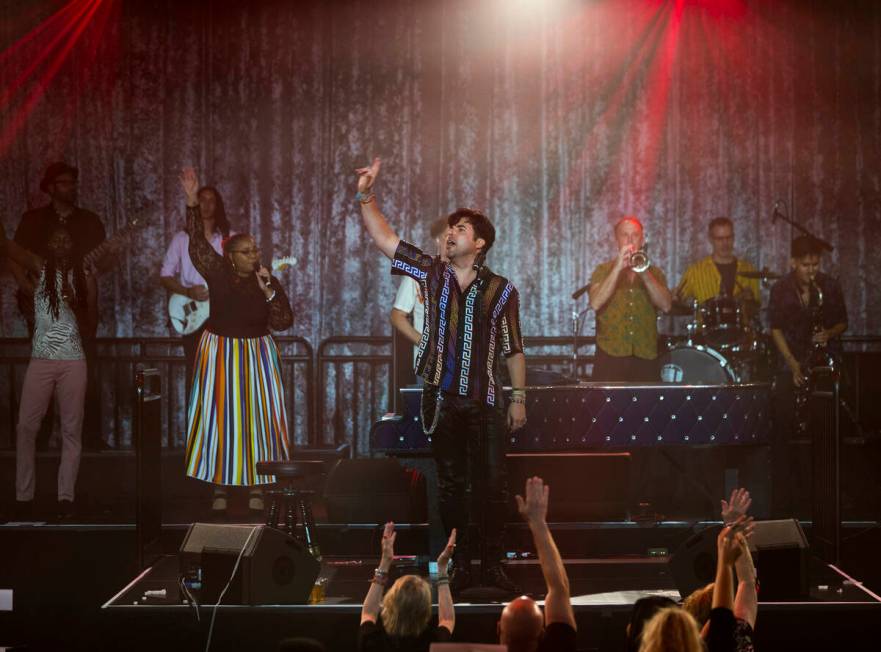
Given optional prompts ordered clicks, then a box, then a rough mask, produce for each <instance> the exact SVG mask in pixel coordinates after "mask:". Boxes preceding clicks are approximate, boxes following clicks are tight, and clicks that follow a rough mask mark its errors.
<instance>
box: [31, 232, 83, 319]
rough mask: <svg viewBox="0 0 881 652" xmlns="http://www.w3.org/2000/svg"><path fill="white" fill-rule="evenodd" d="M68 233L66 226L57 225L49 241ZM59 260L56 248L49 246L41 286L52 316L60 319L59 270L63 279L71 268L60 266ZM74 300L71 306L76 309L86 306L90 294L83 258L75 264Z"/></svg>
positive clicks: (50, 234) (68, 234)
mask: <svg viewBox="0 0 881 652" xmlns="http://www.w3.org/2000/svg"><path fill="white" fill-rule="evenodd" d="M61 233H63V234H66V235H67V236H68V237H70V232H69V231H68V230H67V228H66V227H63V226H56V227H55V228H54V229H52V231H51V232H50V233H49V241H50V242H51V240H52V238H53V237H54V236H56V235H59V234H61ZM59 262H60V261H59V260H58V258H57V257H56V256H55V252H54V250H53V249H52V248H51V247H49V249H48V254H47V256H46V262H45V264H44V265H43V270H44V281H43V287H42V288H41V292H42V293H43V294H42V296H43V297H44V298H45V299H46V301H48V302H49V310H50V311H51V313H52V317H53V318H55V319H58V315H59V310H60V305H59V303H58V300H59V297H58V289H57V284H58V271H59V269H60V270H61V276H62V279H63V278H64V277H65V275H66V274H67V272H68V271H69V268H67V269H66V268H64V267H60V266H59ZM73 295H74V296H73V301H71V302H70V305H71V308H72V309H73V310H74V311H76V310H77V309H79V308H85V307H86V301H87V296H88V291H87V288H86V273H85V271H84V270H83V264H82V260H81V259H79V260H76V262H75V263H74V265H73Z"/></svg>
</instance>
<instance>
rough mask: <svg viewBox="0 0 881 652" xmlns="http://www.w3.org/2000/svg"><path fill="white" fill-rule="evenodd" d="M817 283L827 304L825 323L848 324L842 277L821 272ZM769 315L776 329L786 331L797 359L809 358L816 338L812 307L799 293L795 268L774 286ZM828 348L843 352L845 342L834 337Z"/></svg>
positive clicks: (822, 317)
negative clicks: (839, 278) (812, 343)
mask: <svg viewBox="0 0 881 652" xmlns="http://www.w3.org/2000/svg"><path fill="white" fill-rule="evenodd" d="M814 283H816V285H817V287H819V288H820V291H821V292H822V293H823V305H822V307H821V308H820V322H821V324H822V327H823V328H832V327H833V326H835V325H836V324H842V323H845V324H846V323H847V308H846V307H845V305H844V295H843V294H842V292H841V285H840V284H839V283H838V281H837V280H836V279H834V278H832V277H831V276H827V275H826V274H822V273H820V274H817V276H816V278H815V279H814ZM768 319H769V321H770V326H771V328H772V329H774V330H779V331H781V332H782V333H783V336H784V337H785V338H786V344H787V345H788V346H789V350H790V351H791V352H792V355H794V356H795V359H796V360H798V361H800V362H801V361H803V360H805V358H806V357H807V355H808V353H809V352H810V349H811V340H812V338H813V324H812V323H811V322H812V309H811V307H810V306H806V305H804V304H803V303H802V300H801V298H800V297H799V290H798V284H797V283H796V280H795V272H790V273H789V274H787V275H786V276H784V277H783V278H781V279H780V280H779V281H777V282H776V283H775V284H774V286H773V287H772V288H771V299H770V303H769V305H768ZM827 350H828V351H829V352H830V353H832V354H833V355H834V354H838V353H840V352H841V342H840V341H838V339H835V340H830V341H829V343H828V344H827Z"/></svg>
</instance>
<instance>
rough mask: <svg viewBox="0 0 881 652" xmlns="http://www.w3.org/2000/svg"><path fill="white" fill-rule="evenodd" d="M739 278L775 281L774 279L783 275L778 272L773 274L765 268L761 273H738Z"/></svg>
mask: <svg viewBox="0 0 881 652" xmlns="http://www.w3.org/2000/svg"><path fill="white" fill-rule="evenodd" d="M737 275H738V276H742V277H743V278H757V279H762V280H768V281H773V280H774V279H777V278H780V277H781V276H783V274H778V273H777V272H772V271H771V270H770V269H768V268H767V267H765V268H764V269H762V271H760V272H737Z"/></svg>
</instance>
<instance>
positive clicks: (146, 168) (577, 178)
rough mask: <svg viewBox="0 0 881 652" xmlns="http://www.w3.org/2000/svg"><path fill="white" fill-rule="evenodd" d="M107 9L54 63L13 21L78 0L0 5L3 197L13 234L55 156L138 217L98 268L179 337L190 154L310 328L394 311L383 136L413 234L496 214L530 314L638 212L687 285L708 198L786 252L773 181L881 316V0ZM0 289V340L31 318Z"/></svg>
mask: <svg viewBox="0 0 881 652" xmlns="http://www.w3.org/2000/svg"><path fill="white" fill-rule="evenodd" d="M71 4H72V5H81V6H85V5H90V4H93V3H89V2H85V3H84V2H82V1H81V0H75V2H73V3H71ZM99 4H100V6H98V7H97V9H96V10H94V11H92V13H91V14H90V15H89V19H88V21H87V22H86V23H84V26H83V29H82V31H81V33H80V34H78V36H77V39H76V40H75V42H73V43H72V44H71V46H70V48H69V51H67V52H66V53H65V54H64V56H63V57H62V58H61V59H60V63H59V66H58V69H57V70H56V71H55V72H53V73H52V74H51V75H49V76H48V78H47V77H44V76H43V75H44V74H45V73H46V70H47V67H48V66H49V64H50V63H51V62H52V61H53V56H54V55H52V54H51V53H52V52H55V53H57V51H58V47H55V50H52V49H51V48H52V47H54V46H52V45H51V44H50V43H49V42H48V41H49V37H48V36H47V35H46V34H42V33H41V34H38V35H37V36H36V37H34V38H32V39H30V40H29V41H27V42H25V43H23V44H22V43H21V40H22V37H24V36H25V35H26V34H28V33H29V32H30V31H31V30H32V29H34V28H35V27H36V26H37V25H38V24H40V22H41V21H44V20H47V19H48V18H49V17H50V16H51V14H52V13H53V12H54V11H56V10H57V9H58V8H59V7H60V6H61V3H58V2H45V3H40V2H31V3H20V2H15V1H13V0H2V1H0V10H2V11H3V15H4V16H5V19H4V20H3V21H2V24H0V30H2V33H0V37H2V40H3V46H4V54H3V56H2V59H0V66H2V68H0V75H2V76H0V89H4V90H3V91H2V92H3V96H2V103H0V110H2V112H0V129H2V134H3V140H2V147H3V151H2V157H0V180H2V183H0V205H2V207H3V211H2V221H3V225H4V226H5V228H6V230H7V233H9V234H10V235H11V233H12V230H13V229H14V227H15V225H16V224H17V220H18V216H19V215H20V213H21V212H22V211H24V210H25V209H26V208H28V207H33V206H37V205H40V204H41V203H42V202H43V201H44V196H42V195H41V193H40V192H39V189H38V183H39V178H40V174H41V172H42V169H43V167H44V165H45V164H46V162H47V161H49V160H53V159H57V158H65V159H67V160H69V161H71V162H73V163H75V164H76V165H78V166H79V168H80V170H81V184H80V185H81V188H80V191H81V202H80V203H81V204H82V205H83V206H85V207H88V208H91V209H93V210H96V211H97V212H98V213H100V214H101V215H102V216H103V218H104V221H105V224H106V225H107V227H108V231H109V232H111V233H112V232H113V231H114V230H115V229H118V228H120V227H121V226H122V225H124V224H125V223H126V222H127V220H129V219H131V218H132V217H133V216H135V215H139V216H141V217H142V218H144V219H145V220H146V221H147V226H146V228H144V229H143V230H141V232H140V234H139V236H138V239H137V241H136V245H135V246H133V247H132V248H131V249H130V251H129V255H128V256H127V257H125V259H124V260H122V261H121V262H120V264H119V267H118V268H117V269H116V271H115V272H114V273H112V274H111V275H109V276H108V277H106V278H104V279H103V281H102V283H101V296H102V315H103V317H102V323H101V329H100V334H102V335H109V336H114V335H116V336H132V335H155V336H158V335H167V334H168V332H169V331H168V329H167V326H166V318H165V311H164V303H165V299H166V296H165V292H164V291H163V290H162V289H161V288H160V287H159V284H158V270H159V264H160V261H161V258H162V255H163V252H164V250H165V247H166V245H167V243H168V242H169V241H170V238H171V237H172V235H173V234H174V233H175V232H176V231H177V230H179V229H180V228H181V227H182V225H183V210H182V208H183V203H182V196H181V193H180V190H179V186H178V182H177V173H178V170H179V169H180V167H181V166H183V165H187V164H194V165H196V166H197V167H198V169H199V172H200V175H201V180H202V181H204V182H205V183H210V184H213V185H216V186H217V187H219V189H220V190H221V192H222V194H223V196H224V199H225V200H226V205H227V208H228V211H229V213H230V216H231V219H232V222H233V226H234V228H236V229H237V230H240V231H248V232H251V233H253V234H255V235H256V237H257V239H258V242H259V243H260V245H261V246H262V247H263V249H264V250H265V251H266V252H267V254H266V258H269V257H271V256H281V255H294V256H296V257H297V258H298V259H299V265H298V267H297V268H296V269H295V270H294V271H292V272H287V273H283V274H282V275H281V276H282V278H283V280H284V282H285V283H286V286H287V290H288V292H289V294H290V295H291V297H292V298H293V303H294V308H295V313H296V320H295V323H294V326H293V328H292V329H291V331H290V332H291V333H292V334H298V335H302V336H304V337H306V338H307V339H309V340H310V341H311V342H313V344H316V345H317V343H318V342H319V341H320V340H321V339H323V338H325V337H328V336H331V335H338V334H359V335H369V334H374V335H377V334H386V333H388V332H389V330H390V327H389V325H388V319H387V313H388V310H389V308H390V304H391V301H392V298H393V295H394V290H395V287H396V281H395V280H393V279H392V278H391V277H390V276H389V274H388V264H387V262H386V261H385V260H383V259H382V258H381V256H380V254H379V253H378V252H377V250H376V249H375V248H373V247H372V246H371V244H370V242H369V241H368V239H367V236H366V233H365V231H364V229H363V228H362V226H361V224H360V217H359V212H358V210H357V205H356V203H355V201H354V190H355V181H354V175H353V172H352V170H353V168H354V167H356V166H358V165H361V164H363V163H365V162H367V161H368V160H369V159H370V157H371V156H372V155H379V156H382V157H383V158H384V167H383V172H382V177H381V179H380V180H379V182H378V185H377V195H378V198H379V200H380V202H381V205H382V207H383V209H384V211H385V212H386V214H387V216H388V217H389V219H390V221H391V222H392V224H393V225H394V226H395V227H396V228H397V229H398V230H399V232H400V234H401V235H402V236H403V237H405V238H408V239H410V240H413V241H415V242H416V243H427V224H428V223H429V221H430V220H432V219H433V218H435V217H436V216H438V215H439V214H442V213H445V212H448V211H450V210H451V209H453V208H455V207H457V206H460V205H467V206H476V207H480V208H483V209H485V210H486V211H487V212H488V214H489V215H490V216H491V218H492V219H493V220H494V221H495V223H496V225H497V228H498V232H499V236H498V242H497V244H496V246H495V248H494V249H493V251H492V253H491V255H490V260H489V264H490V265H491V266H492V267H494V268H495V269H497V270H498V271H500V272H501V273H503V274H505V275H507V276H509V277H510V278H511V279H512V280H514V282H515V283H516V284H517V285H518V286H519V288H520V291H521V295H522V297H523V303H522V306H523V307H522V310H523V314H522V321H523V330H524V332H525V333H526V334H527V335H538V334H547V335H557V334H564V333H566V332H568V328H569V321H568V319H569V312H570V310H571V300H570V299H569V295H570V294H571V292H572V291H573V290H574V289H576V288H577V287H579V286H580V285H582V284H583V283H585V282H586V281H587V279H588V277H589V274H590V272H591V270H592V269H593V267H594V266H595V265H597V264H598V263H600V262H601V261H603V260H605V259H607V258H608V257H609V256H610V253H611V249H610V224H611V223H612V222H614V221H615V220H617V219H618V218H619V217H620V216H622V215H624V214H635V215H638V216H639V217H640V218H642V219H643V220H644V222H645V224H646V229H647V234H648V237H649V239H650V243H651V244H650V247H651V249H650V254H651V257H652V259H653V260H654V261H655V262H656V263H657V264H659V265H660V266H661V267H662V268H663V269H664V271H665V272H666V273H667V275H668V278H669V279H670V280H671V282H675V281H676V280H678V278H679V277H680V275H681V273H682V271H683V270H684V269H685V267H686V265H687V264H688V262H689V261H691V260H692V259H694V258H696V257H699V256H702V255H705V254H706V253H707V251H708V244H707V241H706V223H707V221H708V220H709V219H710V218H712V217H714V216H717V215H728V216H730V217H731V218H732V219H733V220H734V222H735V225H736V230H737V248H738V251H739V253H740V255H742V256H744V257H746V258H749V259H750V260H751V261H753V262H754V263H755V264H756V265H757V266H759V267H761V266H765V265H767V266H768V267H770V268H771V269H773V270H781V271H785V270H786V268H787V258H788V246H789V240H790V237H791V236H792V232H791V229H790V228H789V227H788V226H785V225H783V224H781V223H779V222H778V223H776V224H773V223H772V222H771V219H770V217H771V209H772V206H773V204H774V202H775V200H777V199H782V200H785V201H786V202H787V204H788V209H789V212H790V213H791V214H792V215H793V217H795V218H796V219H798V220H800V221H801V222H803V223H804V224H805V225H807V226H808V227H809V228H811V229H812V230H814V231H815V232H816V233H818V234H819V235H821V236H822V237H824V238H826V239H828V240H829V241H830V242H831V243H832V244H833V245H834V246H835V251H834V253H833V254H831V255H829V256H827V258H826V260H825V262H824V265H825V268H826V269H827V270H829V271H831V272H832V273H834V274H838V275H840V276H841V277H842V278H843V280H844V286H845V294H846V299H847V302H848V308H849V310H850V315H851V325H850V332H851V333H856V334H868V333H878V332H879V330H881V303H879V302H878V301H876V300H873V297H875V296H877V289H878V288H877V285H878V284H877V281H875V280H874V276H875V275H874V274H873V270H874V269H876V268H877V266H878V263H879V260H881V259H879V255H878V250H877V249H876V246H877V242H878V240H879V237H881V202H879V198H881V178H879V173H881V165H879V163H881V160H879V157H881V9H879V7H878V4H877V3H874V2H868V1H867V2H863V3H846V2H845V3H828V2H814V3H811V2H803V1H797V2H796V1H784V0H781V1H779V2H736V1H734V0H729V1H727V2H699V1H697V0H694V1H687V0H686V1H682V2H660V1H649V0H601V1H595V2H573V1H570V0H556V1H550V0H548V1H546V2H532V3H530V2H525V1H524V2H506V1H502V0H479V1H478V0H473V1H465V0H449V1H446V2H434V1H433V2H429V1H426V0H396V1H387V2H371V3H366V2H306V1H300V2H294V3H291V2H234V3H233V2H229V3H226V2H200V3H177V2H166V3H161V2H155V3H138V2H132V3H129V2H126V3H121V2H104V3H99ZM13 44H18V47H16V48H14V49H13V48H12V47H11V46H12V45H13ZM46 51H49V52H50V55H49V56H47V58H46V59H45V60H40V59H39V55H40V53H45V52H46ZM35 61H36V62H37V63H38V65H37V66H36V67H35V69H34V70H33V71H29V70H28V64H29V63H33V62H35ZM41 78H43V79H45V82H44V85H45V89H40V88H39V86H40V83H39V80H40V79H41ZM38 91H39V92H38ZM34 95H36V96H37V99H36V100H34V101H32V102H31V103H30V104H29V103H28V102H29V98H31V97H33V96H34ZM268 252H271V255H270V254H269V253H268ZM0 284H2V294H0V296H2V311H0V335H3V336H14V335H22V334H24V325H23V322H22V320H21V319H20V318H19V316H18V315H17V313H16V311H15V310H14V308H13V303H12V288H13V283H12V280H11V278H10V277H9V276H8V275H5V276H4V277H3V278H2V281H0ZM583 301H585V300H584V299H582V302H583ZM588 332H589V331H588Z"/></svg>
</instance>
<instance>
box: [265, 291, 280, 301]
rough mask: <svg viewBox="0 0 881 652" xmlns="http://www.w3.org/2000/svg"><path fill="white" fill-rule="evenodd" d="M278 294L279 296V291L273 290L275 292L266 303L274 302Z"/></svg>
mask: <svg viewBox="0 0 881 652" xmlns="http://www.w3.org/2000/svg"><path fill="white" fill-rule="evenodd" d="M276 294H278V291H277V290H273V291H272V294H271V295H270V297H269V298H268V299H267V300H266V303H269V302H270V301H272V300H273V299H274V298H275V295H276Z"/></svg>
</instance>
